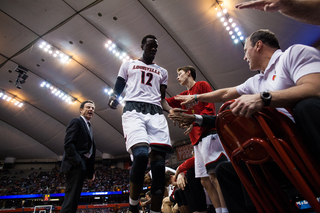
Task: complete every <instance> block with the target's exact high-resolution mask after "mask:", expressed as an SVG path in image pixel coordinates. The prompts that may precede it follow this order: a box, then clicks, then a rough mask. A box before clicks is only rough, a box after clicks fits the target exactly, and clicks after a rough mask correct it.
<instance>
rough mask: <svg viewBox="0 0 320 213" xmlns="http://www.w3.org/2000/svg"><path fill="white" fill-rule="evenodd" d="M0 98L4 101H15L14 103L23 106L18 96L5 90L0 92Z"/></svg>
mask: <svg viewBox="0 0 320 213" xmlns="http://www.w3.org/2000/svg"><path fill="white" fill-rule="evenodd" d="M0 98H1V99H2V100H4V101H7V102H10V103H13V105H15V106H18V107H21V106H22V105H23V103H22V102H21V101H18V100H17V98H16V97H15V96H13V95H11V94H9V93H6V92H5V91H3V92H0Z"/></svg>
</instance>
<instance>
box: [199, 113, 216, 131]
mask: <svg viewBox="0 0 320 213" xmlns="http://www.w3.org/2000/svg"><path fill="white" fill-rule="evenodd" d="M201 116H202V118H203V122H202V125H201V126H205V127H214V128H215V127H216V118H217V116H216V115H201Z"/></svg>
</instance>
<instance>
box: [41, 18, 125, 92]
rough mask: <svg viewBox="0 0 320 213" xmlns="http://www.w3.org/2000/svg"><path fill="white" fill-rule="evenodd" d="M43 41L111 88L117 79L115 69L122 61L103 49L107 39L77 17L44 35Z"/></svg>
mask: <svg viewBox="0 0 320 213" xmlns="http://www.w3.org/2000/svg"><path fill="white" fill-rule="evenodd" d="M44 39H45V40H46V41H48V42H49V43H51V44H52V45H54V46H56V47H58V48H60V49H63V50H64V51H65V53H67V54H68V55H70V56H72V57H73V59H75V60H76V61H77V62H79V63H80V64H82V65H83V66H85V67H86V68H87V69H89V70H90V71H92V72H93V73H95V74H96V75H98V76H99V77H100V78H101V79H103V80H104V81H106V83H107V84H108V85H109V86H111V84H112V86H113V81H114V80H115V79H116V77H117V69H119V67H120V65H121V63H122V61H121V60H119V59H117V58H116V57H115V56H114V54H112V53H110V51H108V49H107V48H106V47H105V43H106V42H107V41H108V38H107V37H106V36H105V35H103V34H102V33H101V32H99V31H98V30H97V29H96V28H94V27H93V26H92V25H90V24H89V23H88V22H86V21H85V20H84V19H83V18H81V17H80V16H79V15H77V16H75V17H74V18H73V19H72V20H70V21H69V22H68V23H66V24H65V25H64V26H61V27H60V28H59V29H57V30H56V31H54V32H52V33H50V34H48V35H46V36H45V37H44ZM69 42H72V44H70V43H69ZM80 42H82V43H80ZM83 50H86V51H83ZM110 79H112V82H111V81H110Z"/></svg>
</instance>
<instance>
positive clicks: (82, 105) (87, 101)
mask: <svg viewBox="0 0 320 213" xmlns="http://www.w3.org/2000/svg"><path fill="white" fill-rule="evenodd" d="M86 103H92V104H93V105H95V104H94V102H93V101H91V100H86V101H83V102H82V103H81V104H80V108H79V110H81V109H83V108H84V105H85V104H86Z"/></svg>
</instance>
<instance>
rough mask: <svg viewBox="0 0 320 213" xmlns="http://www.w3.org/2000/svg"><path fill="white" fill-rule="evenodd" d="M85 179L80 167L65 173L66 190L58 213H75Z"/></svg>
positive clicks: (84, 173) (84, 172) (83, 171)
mask: <svg viewBox="0 0 320 213" xmlns="http://www.w3.org/2000/svg"><path fill="white" fill-rule="evenodd" d="M85 177H86V171H85V170H83V169H81V167H80V165H77V166H74V167H72V168H71V170H70V171H68V172H66V190H65V196H64V201H63V204H62V206H61V211H60V213H75V212H77V208H78V202H79V199H80V195H81V191H82V186H83V181H84V179H85Z"/></svg>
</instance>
